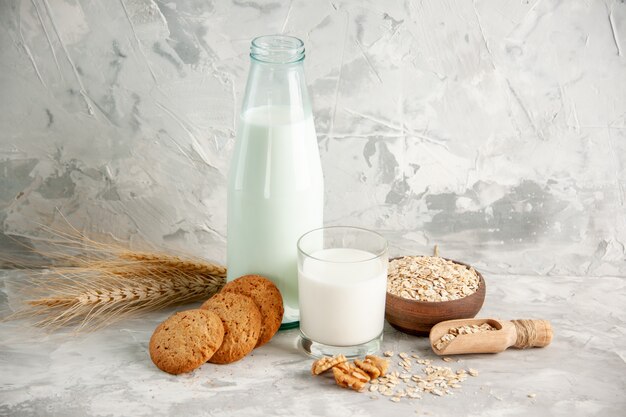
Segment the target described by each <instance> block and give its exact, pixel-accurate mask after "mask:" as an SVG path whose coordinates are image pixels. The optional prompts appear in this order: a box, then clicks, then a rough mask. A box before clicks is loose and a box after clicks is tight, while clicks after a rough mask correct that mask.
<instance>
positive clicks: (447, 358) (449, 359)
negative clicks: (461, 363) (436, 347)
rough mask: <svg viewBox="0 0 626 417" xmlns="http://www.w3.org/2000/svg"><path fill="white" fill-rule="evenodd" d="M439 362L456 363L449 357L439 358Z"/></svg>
mask: <svg viewBox="0 0 626 417" xmlns="http://www.w3.org/2000/svg"><path fill="white" fill-rule="evenodd" d="M441 360H442V361H444V362H458V361H456V360H454V359H452V358H451V357H449V356H445V357H443V358H441Z"/></svg>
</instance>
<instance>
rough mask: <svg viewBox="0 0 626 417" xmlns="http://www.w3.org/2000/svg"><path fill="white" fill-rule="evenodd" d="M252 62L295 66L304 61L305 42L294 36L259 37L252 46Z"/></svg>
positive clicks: (253, 41)
mask: <svg viewBox="0 0 626 417" xmlns="http://www.w3.org/2000/svg"><path fill="white" fill-rule="evenodd" d="M250 58H251V59H252V62H255V61H256V62H262V63H267V64H293V63H296V62H301V61H302V60H304V42H302V41H301V40H300V39H298V38H294V37H293V36H284V35H268V36H259V37H258V38H255V39H254V40H252V44H251V45H250Z"/></svg>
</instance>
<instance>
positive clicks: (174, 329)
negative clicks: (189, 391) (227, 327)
mask: <svg viewBox="0 0 626 417" xmlns="http://www.w3.org/2000/svg"><path fill="white" fill-rule="evenodd" d="M223 338H224V326H223V325H222V320H220V318H219V317H218V316H217V315H216V314H215V313H213V312H211V311H207V310H187V311H181V312H179V313H176V314H174V315H172V316H170V317H169V318H168V319H167V320H165V321H164V322H163V323H161V324H159V325H158V326H157V328H156V329H155V330H154V333H153V334H152V337H151V338H150V344H149V351H150V358H151V359H152V362H154V364H155V365H156V366H157V367H158V368H159V369H161V370H162V371H165V372H168V373H170V374H174V375H176V374H181V373H183V372H189V371H192V370H194V369H196V368H197V367H199V366H200V365H202V364H203V363H205V362H206V361H207V360H209V359H210V358H211V357H212V356H213V354H214V353H215V352H216V351H217V350H218V348H219V347H220V345H221V344H222V340H223Z"/></svg>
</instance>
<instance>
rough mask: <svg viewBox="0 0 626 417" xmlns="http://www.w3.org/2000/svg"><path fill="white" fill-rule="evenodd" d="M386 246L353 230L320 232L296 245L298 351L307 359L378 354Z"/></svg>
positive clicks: (342, 228)
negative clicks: (308, 356)
mask: <svg viewBox="0 0 626 417" xmlns="http://www.w3.org/2000/svg"><path fill="white" fill-rule="evenodd" d="M387 264H388V255H387V241H386V240H385V239H384V238H383V237H382V236H381V235H379V234H378V233H376V232H373V231H370V230H366V229H361V228H357V227H348V226H335V227H323V228H320V229H315V230H312V231H310V232H308V233H306V234H304V235H303V236H302V237H301V238H300V239H299V240H298V292H299V297H298V298H299V300H300V346H301V348H302V349H303V350H304V351H305V352H306V353H307V354H309V355H311V356H315V357H320V356H334V355H336V354H339V353H341V354H343V355H345V356H346V357H356V356H364V355H367V354H371V353H374V352H376V351H378V350H379V348H380V344H381V342H382V337H383V325H384V321H385V295H386V288H387Z"/></svg>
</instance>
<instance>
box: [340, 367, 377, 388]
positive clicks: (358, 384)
mask: <svg viewBox="0 0 626 417" xmlns="http://www.w3.org/2000/svg"><path fill="white" fill-rule="evenodd" d="M333 374H334V375H335V381H336V382H337V385H339V386H340V387H344V388H352V389H353V390H355V391H360V390H361V389H363V387H364V386H365V384H366V383H367V382H368V381H369V380H370V377H369V375H367V374H366V373H365V372H363V371H362V370H361V369H359V368H357V367H356V366H354V365H352V364H349V363H346V362H343V363H340V364H339V365H335V366H333Z"/></svg>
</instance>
